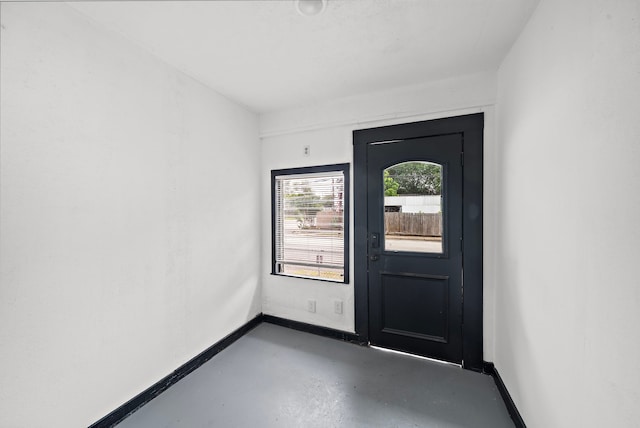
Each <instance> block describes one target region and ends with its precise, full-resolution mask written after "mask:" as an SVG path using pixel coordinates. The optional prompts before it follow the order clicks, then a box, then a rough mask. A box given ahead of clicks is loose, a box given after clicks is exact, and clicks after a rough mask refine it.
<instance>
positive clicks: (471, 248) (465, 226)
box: [353, 113, 484, 371]
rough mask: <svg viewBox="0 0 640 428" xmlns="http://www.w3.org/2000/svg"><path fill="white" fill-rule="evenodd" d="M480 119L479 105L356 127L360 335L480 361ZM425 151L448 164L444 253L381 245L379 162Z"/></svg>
mask: <svg viewBox="0 0 640 428" xmlns="http://www.w3.org/2000/svg"><path fill="white" fill-rule="evenodd" d="M483 123H484V115H483V114H482V113H479V114H473V115H466V116H457V117H452V118H445V119H437V120H431V121H423V122H415V123H409V124H402V125H392V126H386V127H380V128H372V129H365V130H357V131H354V134H353V135H354V205H355V206H354V218H355V231H354V243H355V245H354V253H355V263H354V265H355V266H354V267H355V306H356V307H355V310H356V314H355V315H356V334H357V335H358V336H359V337H360V339H361V340H362V341H363V342H371V343H372V344H376V345H380V346H384V347H388V348H392V349H399V350H405V351H408V352H412V353H417V354H420V355H425V356H429V357H432V358H437V359H441V360H445V361H452V362H457V363H461V364H462V365H463V367H464V368H468V369H472V370H476V371H481V370H482V369H483V361H482V146H483V138H482V137H483V136H482V134H483ZM384 142H387V144H381V143H384ZM418 159H421V160H425V161H432V162H434V163H440V164H443V165H444V171H445V173H444V176H443V179H444V183H445V184H444V185H443V189H444V192H443V194H444V195H445V197H444V198H443V199H444V206H443V212H444V214H445V219H446V220H445V222H444V229H445V240H444V252H443V254H442V255H434V254H427V255H425V254H412V253H394V252H389V251H384V245H381V244H383V242H380V239H381V238H382V236H381V235H382V234H383V231H382V230H381V221H382V220H381V219H382V216H383V214H382V211H383V210H382V208H381V205H383V202H382V193H381V187H382V182H381V180H382V178H381V177H382V172H381V171H382V169H384V168H387V167H389V166H392V165H394V164H397V163H400V162H402V161H409V160H418ZM462 165H463V166H462ZM372 233H373V234H377V236H378V238H377V239H378V242H375V241H376V240H375V239H374V240H372V239H371V234H372ZM461 238H463V239H461ZM372 256H373V257H372ZM371 259H374V260H371ZM463 268H464V270H462V269H463ZM463 277H464V284H463ZM421 305H422V306H421ZM403 308H405V309H406V311H405V312H403V311H402V309H403ZM385 312H386V313H385ZM396 324H397V325H400V326H401V327H400V328H397V325H396ZM412 326H413V327H415V331H412V328H411V327H412Z"/></svg>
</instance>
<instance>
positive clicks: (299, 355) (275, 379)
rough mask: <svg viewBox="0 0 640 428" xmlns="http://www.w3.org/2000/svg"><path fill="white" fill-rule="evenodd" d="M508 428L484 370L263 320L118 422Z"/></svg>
mask: <svg viewBox="0 0 640 428" xmlns="http://www.w3.org/2000/svg"><path fill="white" fill-rule="evenodd" d="M513 426H514V425H513V423H512V421H511V419H510V418H509V414H508V413H507V409H506V407H505V405H504V403H503V402H502V399H501V398H500V394H499V392H498V390H497V389H496V386H495V384H494V382H493V379H492V378H491V377H490V376H486V375H482V374H478V373H473V372H470V371H467V370H462V369H460V368H458V367H455V366H452V365H447V364H441V363H436V362H432V361H428V360H424V359H419V358H415V357H411V356H407V355H400V354H396V353H391V352H388V351H382V350H378V349H372V348H365V347H361V346H358V345H354V344H351V343H347V342H342V341H339V340H335V339H329V338H325V337H320V336H316V335H312V334H308V333H303V332H299V331H296V330H291V329H288V328H285V327H280V326H276V325H272V324H267V323H263V324H260V325H259V326H258V327H256V328H255V329H254V330H252V331H250V332H249V333H248V334H247V335H245V336H243V337H242V338H240V339H239V340H238V341H237V342H235V343H233V344H232V345H231V346H229V347H228V348H227V349H225V350H224V351H222V352H221V353H219V354H218V355H216V356H215V357H214V358H213V359H211V360H210V361H208V362H207V363H205V364H203V365H202V366H201V367H200V368H198V369H197V370H196V371H194V372H193V373H191V374H190V375H188V376H187V377H185V378H184V379H182V380H181V381H179V382H178V383H176V384H175V385H173V386H172V387H171V388H169V389H168V390H167V391H165V392H164V393H163V394H161V395H160V396H158V397H157V398H155V399H154V400H152V401H151V402H150V403H148V404H147V405H146V406H144V407H142V408H141V409H140V410H138V411H137V412H136V413H134V414H133V415H131V416H129V417H128V418H127V419H125V420H124V421H123V422H122V423H121V424H119V425H118V428H126V427H136V428H146V427H148V428H161V427H189V428H198V427H225V428H226V427H443V428H444V427H447V428H448V427H473V428H482V427H491V428H499V427H513Z"/></svg>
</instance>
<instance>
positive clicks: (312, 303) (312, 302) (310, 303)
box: [307, 300, 316, 312]
mask: <svg viewBox="0 0 640 428" xmlns="http://www.w3.org/2000/svg"><path fill="white" fill-rule="evenodd" d="M307 310H308V311H309V312H315V311H316V301H315V300H307Z"/></svg>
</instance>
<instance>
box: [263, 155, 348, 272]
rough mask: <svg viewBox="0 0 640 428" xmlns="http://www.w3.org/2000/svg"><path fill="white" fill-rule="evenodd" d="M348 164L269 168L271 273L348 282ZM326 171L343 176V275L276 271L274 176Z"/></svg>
mask: <svg viewBox="0 0 640 428" xmlns="http://www.w3.org/2000/svg"><path fill="white" fill-rule="evenodd" d="M350 166H351V164H349V163H340V164H331V165H318V166H307V167H298V168H285V169H274V170H271V275H276V276H280V277H289V278H297V279H308V280H313V281H323V282H331V283H333V284H349V277H350V269H349V253H350V252H349V238H350V230H349V229H350V228H349V223H350V209H349V205H350V198H351V179H350ZM328 172H342V174H343V176H344V183H343V185H344V189H343V196H342V197H343V201H342V202H343V203H342V206H343V223H344V229H343V248H344V260H343V266H344V267H343V269H344V275H343V278H342V281H339V280H332V279H325V278H313V277H308V276H301V275H292V274H287V273H283V272H277V269H276V266H277V262H276V234H277V230H276V228H277V222H276V177H280V176H283V175H301V174H305V175H310V174H311V175H312V174H316V173H318V174H321V173H328Z"/></svg>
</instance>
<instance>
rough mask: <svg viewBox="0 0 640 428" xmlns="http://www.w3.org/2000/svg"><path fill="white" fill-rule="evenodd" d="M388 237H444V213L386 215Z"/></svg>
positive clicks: (385, 222)
mask: <svg viewBox="0 0 640 428" xmlns="http://www.w3.org/2000/svg"><path fill="white" fill-rule="evenodd" d="M384 226H385V229H384V230H385V233H386V234H387V235H410V236H442V213H436V214H426V213H384Z"/></svg>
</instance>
